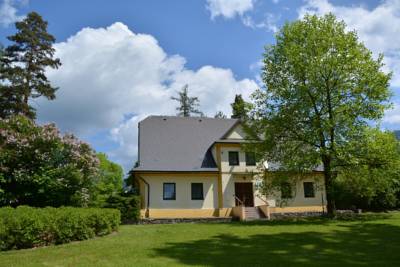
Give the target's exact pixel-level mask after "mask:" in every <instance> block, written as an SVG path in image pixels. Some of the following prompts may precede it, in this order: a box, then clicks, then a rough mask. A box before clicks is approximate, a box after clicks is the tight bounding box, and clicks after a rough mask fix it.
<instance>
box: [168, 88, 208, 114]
mask: <svg viewBox="0 0 400 267" xmlns="http://www.w3.org/2000/svg"><path fill="white" fill-rule="evenodd" d="M188 87H189V86H188V85H187V84H186V85H185V86H183V88H182V90H181V91H180V92H178V97H174V96H173V97H171V99H172V100H176V101H178V102H179V104H180V106H179V107H177V108H176V110H178V111H179V113H178V115H179V116H183V117H190V116H191V115H192V114H197V115H200V116H202V115H203V112H201V111H200V110H199V109H198V107H199V105H200V104H199V99H198V98H197V97H190V96H189V93H188Z"/></svg>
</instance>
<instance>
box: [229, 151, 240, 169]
mask: <svg viewBox="0 0 400 267" xmlns="http://www.w3.org/2000/svg"><path fill="white" fill-rule="evenodd" d="M237 165H239V152H237V151H229V166H237Z"/></svg>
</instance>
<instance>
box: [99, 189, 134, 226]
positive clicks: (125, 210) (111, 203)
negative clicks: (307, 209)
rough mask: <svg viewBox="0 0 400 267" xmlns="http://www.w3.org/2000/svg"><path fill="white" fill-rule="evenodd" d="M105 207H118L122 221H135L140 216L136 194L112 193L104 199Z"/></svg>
mask: <svg viewBox="0 0 400 267" xmlns="http://www.w3.org/2000/svg"><path fill="white" fill-rule="evenodd" d="M104 207H106V208H113V209H118V210H119V211H120V212H121V220H122V222H125V223H126V222H137V221H138V220H139V217H140V197H139V196H136V195H128V196H124V195H112V196H110V197H109V198H108V199H107V200H106V204H105V206H104Z"/></svg>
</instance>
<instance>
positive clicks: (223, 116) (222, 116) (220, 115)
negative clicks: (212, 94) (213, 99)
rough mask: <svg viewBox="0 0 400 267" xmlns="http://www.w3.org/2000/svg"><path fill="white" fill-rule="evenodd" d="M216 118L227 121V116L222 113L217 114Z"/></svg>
mask: <svg viewBox="0 0 400 267" xmlns="http://www.w3.org/2000/svg"><path fill="white" fill-rule="evenodd" d="M214 118H219V119H226V115H225V114H224V113H223V112H222V111H218V112H217V113H215V115H214Z"/></svg>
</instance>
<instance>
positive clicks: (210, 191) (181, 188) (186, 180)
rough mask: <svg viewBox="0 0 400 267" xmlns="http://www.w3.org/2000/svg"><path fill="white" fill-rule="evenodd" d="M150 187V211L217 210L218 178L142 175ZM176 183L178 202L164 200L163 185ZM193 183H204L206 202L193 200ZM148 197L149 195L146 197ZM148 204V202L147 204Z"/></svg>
mask: <svg viewBox="0 0 400 267" xmlns="http://www.w3.org/2000/svg"><path fill="white" fill-rule="evenodd" d="M141 176H142V177H143V178H144V179H145V180H146V181H147V182H148V183H149V185H150V209H216V208H218V191H217V190H218V187H217V186H218V184H217V176H216V175H215V176H210V175H205V176H190V175H188V176H173V175H172V174H168V175H167V174H166V175H165V176H158V175H157V176H151V175H141ZM164 183H175V187H176V200H163V184H164ZM191 183H203V196H204V200H192V197H191ZM146 197H147V195H146ZM146 203H147V202H146Z"/></svg>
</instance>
